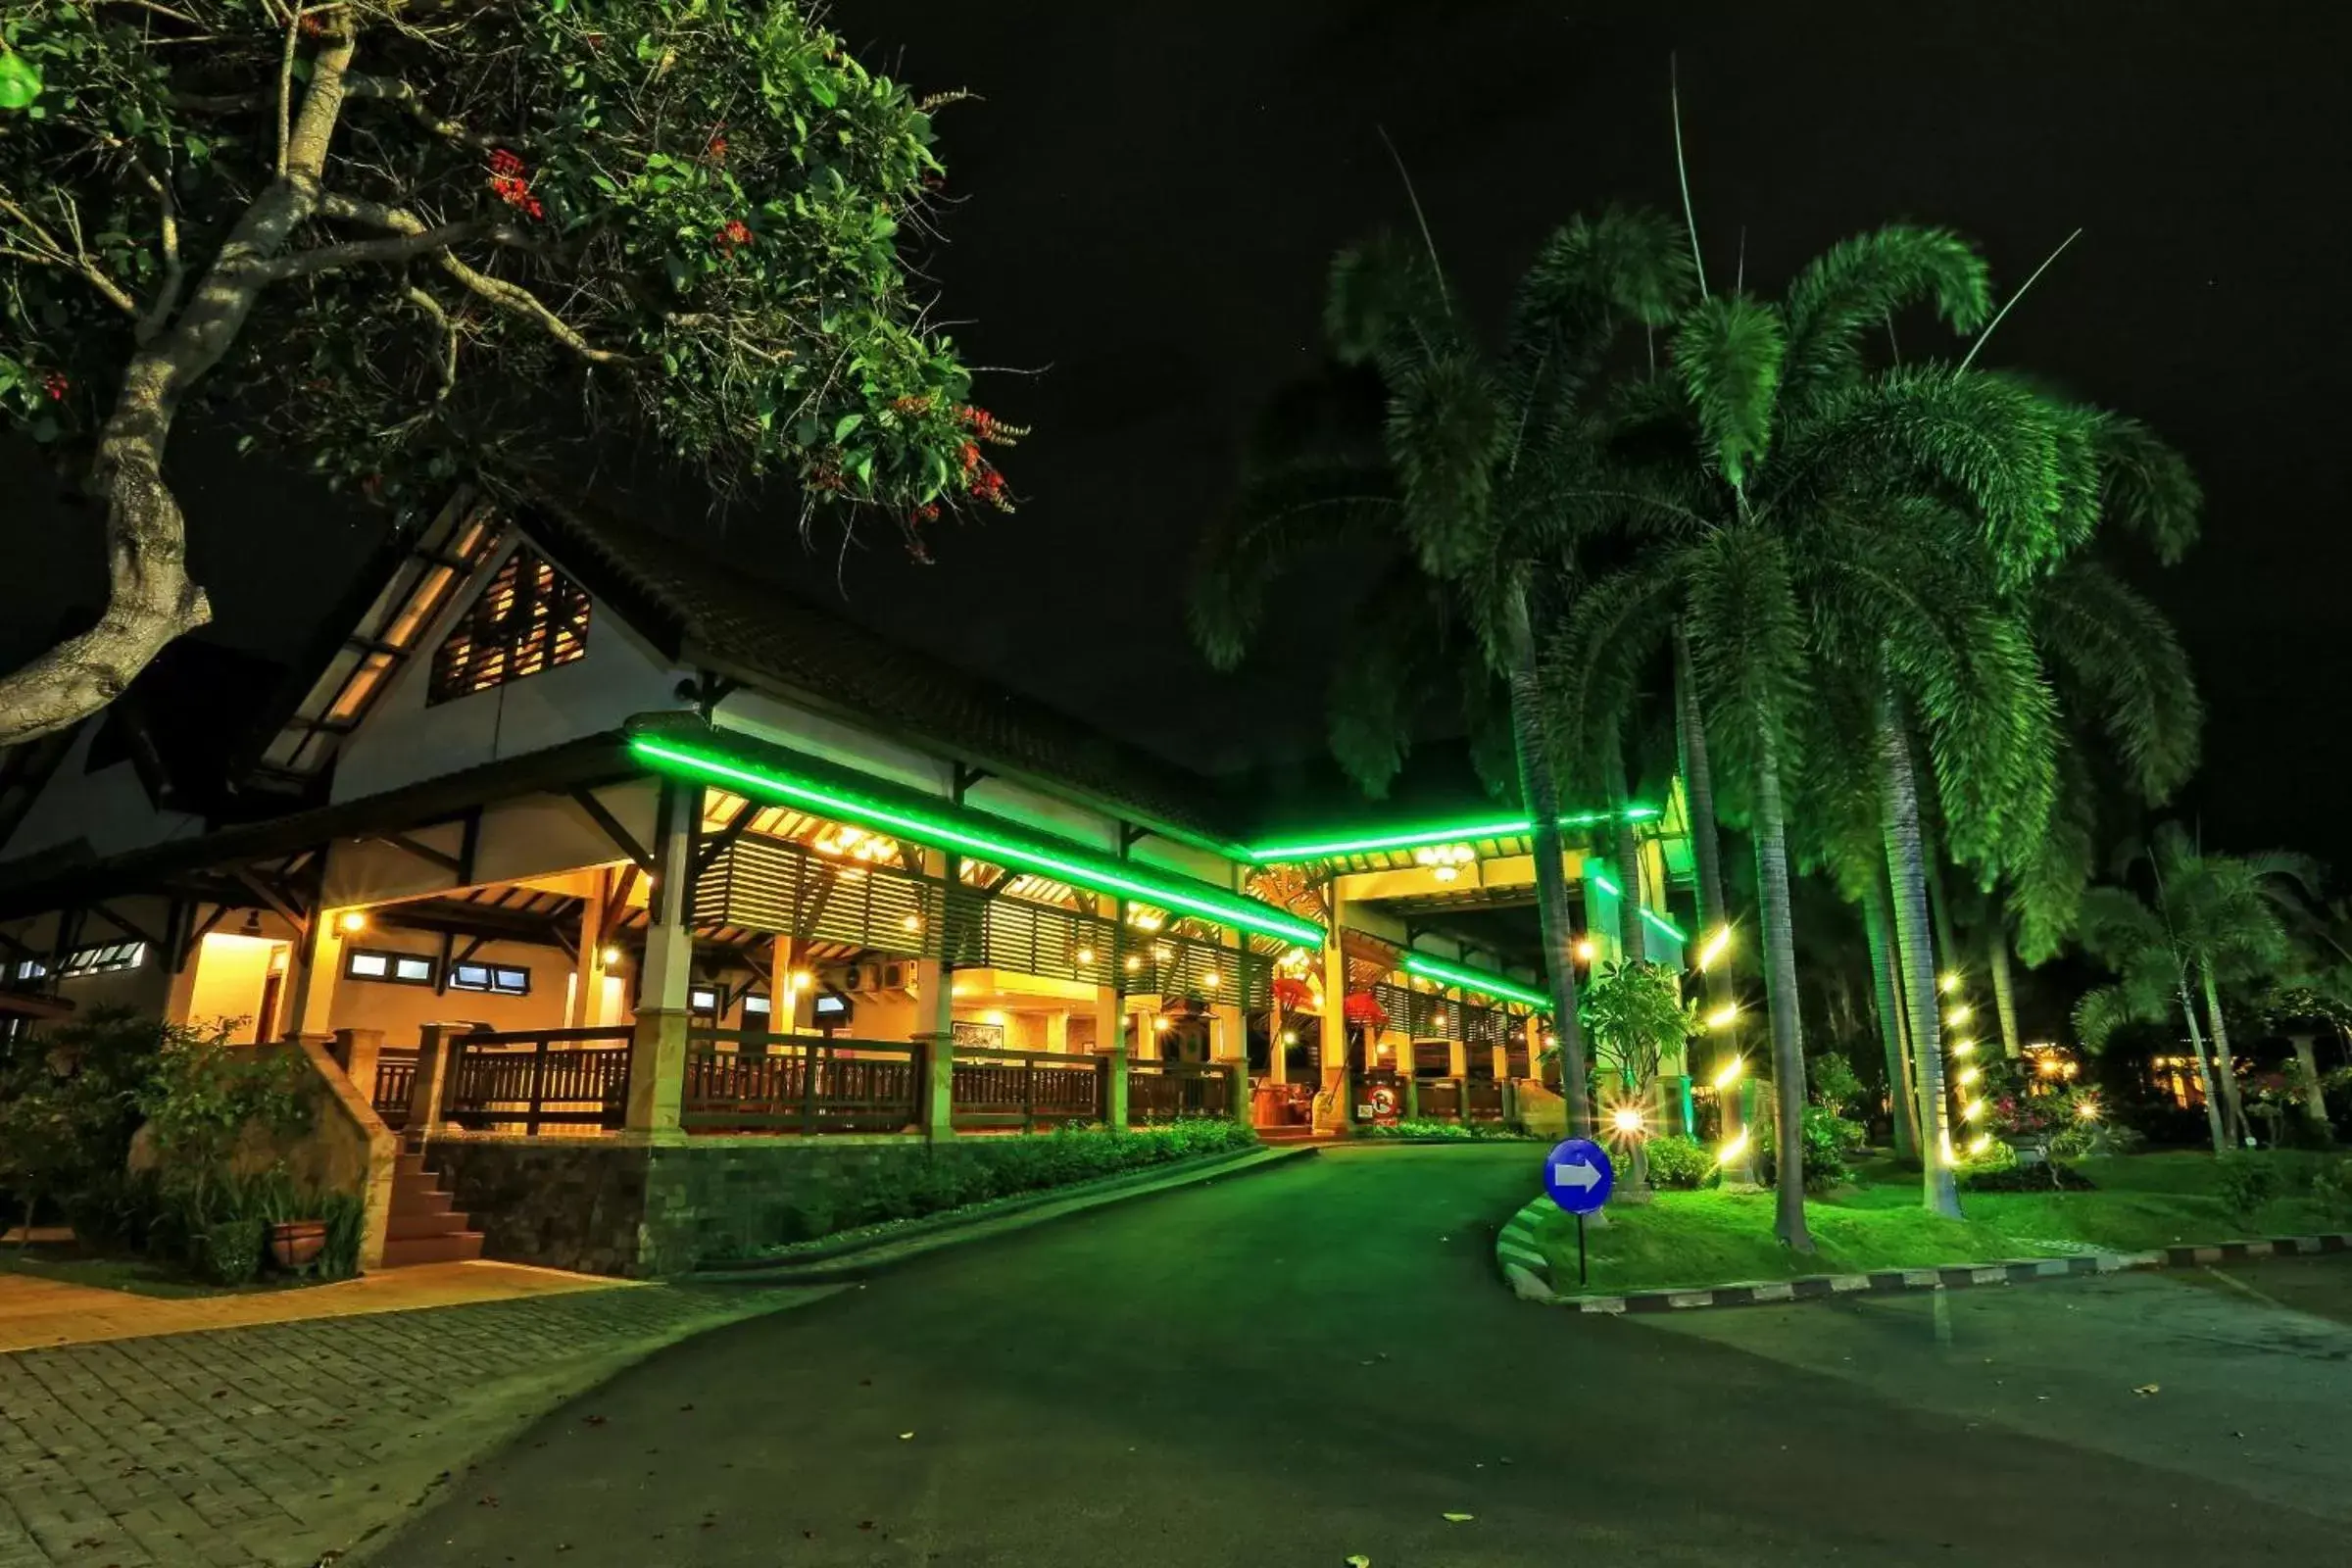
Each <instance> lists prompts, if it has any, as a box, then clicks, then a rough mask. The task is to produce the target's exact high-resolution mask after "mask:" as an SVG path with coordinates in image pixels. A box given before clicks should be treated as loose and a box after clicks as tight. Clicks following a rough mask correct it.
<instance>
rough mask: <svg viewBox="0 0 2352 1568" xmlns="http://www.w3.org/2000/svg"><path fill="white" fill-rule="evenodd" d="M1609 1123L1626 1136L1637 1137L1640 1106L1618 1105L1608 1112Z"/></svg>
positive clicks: (1639, 1132) (1640, 1131) (1640, 1115)
mask: <svg viewBox="0 0 2352 1568" xmlns="http://www.w3.org/2000/svg"><path fill="white" fill-rule="evenodd" d="M1609 1125H1610V1126H1612V1127H1614V1128H1616V1129H1617V1130H1618V1131H1619V1132H1620V1133H1623V1134H1624V1135H1625V1136H1626V1137H1628V1138H1636V1137H1639V1136H1640V1135H1641V1133H1642V1111H1641V1107H1640V1106H1637V1105H1619V1106H1618V1107H1617V1108H1616V1109H1615V1110H1612V1111H1610V1112H1609Z"/></svg>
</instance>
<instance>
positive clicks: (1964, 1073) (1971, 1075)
mask: <svg viewBox="0 0 2352 1568" xmlns="http://www.w3.org/2000/svg"><path fill="white" fill-rule="evenodd" d="M1984 1076H1985V1069H1984V1068H1982V1067H1963V1068H1961V1069H1960V1087H1961V1088H1963V1089H1965V1088H1967V1087H1968V1086H1969V1085H1970V1084H1973V1083H1975V1082H1976V1081H1977V1080H1978V1079H1980V1078H1982V1077H1984Z"/></svg>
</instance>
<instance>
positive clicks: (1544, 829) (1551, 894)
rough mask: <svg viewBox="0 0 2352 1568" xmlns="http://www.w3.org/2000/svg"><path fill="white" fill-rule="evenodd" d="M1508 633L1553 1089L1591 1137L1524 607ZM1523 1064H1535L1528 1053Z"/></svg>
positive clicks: (1569, 935)
mask: <svg viewBox="0 0 2352 1568" xmlns="http://www.w3.org/2000/svg"><path fill="white" fill-rule="evenodd" d="M1514 618H1515V619H1516V621H1517V625H1516V626H1515V627H1514V630H1513V636H1512V639H1511V641H1512V645H1513V646H1512V649H1511V653H1512V668H1511V678H1510V692H1511V749H1512V751H1513V752H1514V753H1515V754H1516V756H1517V760H1518V763H1519V794H1520V798H1521V800H1522V801H1523V802H1524V803H1525V805H1526V809H1527V813H1528V815H1530V816H1531V817H1533V818H1534V819H1535V832H1534V838H1535V858H1536V912H1537V915H1538V917H1539V919H1540V921H1541V923H1542V926H1543V932H1544V969H1545V970H1546V972H1547V974H1548V976H1549V979H1550V982H1551V1005H1552V1019H1551V1027H1552V1033H1553V1034H1554V1035H1555V1036H1556V1037H1557V1038H1558V1040H1559V1044H1560V1094H1561V1098H1563V1099H1564V1100H1566V1101H1567V1103H1568V1104H1567V1110H1568V1132H1569V1136H1571V1137H1574V1138H1590V1137H1592V1136H1593V1094H1592V1081H1591V1075H1590V1073H1589V1072H1588V1070H1587V1067H1586V1059H1585V1031H1584V1026H1583V1025H1582V1024H1581V1023H1579V1022H1578V1021H1577V1016H1576V932H1575V928H1574V927H1573V926H1571V925H1570V924H1569V920H1568V874H1567V872H1566V870H1565V869H1563V868H1562V866H1561V864H1560V855H1561V847H1560V789H1559V783H1558V780H1557V779H1556V778H1555V777H1554V776H1553V773H1552V770H1551V749H1550V747H1549V746H1548V745H1547V744H1546V743H1545V737H1544V729H1543V724H1544V720H1543V716H1542V715H1543V711H1544V709H1543V702H1542V693H1541V690H1540V687H1539V681H1538V676H1537V673H1536V646H1535V638H1534V636H1533V635H1532V633H1531V632H1530V630H1529V628H1528V626H1527V615H1526V610H1525V607H1524V606H1521V607H1519V613H1518V614H1517V615H1516V616H1515V617H1514ZM1528 1065H1529V1066H1530V1067H1531V1068H1532V1067H1533V1066H1534V1065H1535V1062H1534V1054H1533V1052H1530V1054H1529V1062H1528Z"/></svg>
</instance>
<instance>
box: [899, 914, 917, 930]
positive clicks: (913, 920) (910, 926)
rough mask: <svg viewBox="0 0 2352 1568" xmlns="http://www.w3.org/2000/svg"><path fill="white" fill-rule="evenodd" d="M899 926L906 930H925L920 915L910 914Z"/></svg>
mask: <svg viewBox="0 0 2352 1568" xmlns="http://www.w3.org/2000/svg"><path fill="white" fill-rule="evenodd" d="M899 925H900V927H901V928H902V929H904V930H907V931H920V930H921V929H922V928H923V917H922V916H921V915H919V914H910V915H908V916H907V918H906V919H904V920H901V921H900V922H899Z"/></svg>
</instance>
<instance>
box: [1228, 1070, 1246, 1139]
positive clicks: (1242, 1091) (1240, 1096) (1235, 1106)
mask: <svg viewBox="0 0 2352 1568" xmlns="http://www.w3.org/2000/svg"><path fill="white" fill-rule="evenodd" d="M1225 1097H1226V1100H1227V1102H1228V1103H1227V1105H1226V1110H1227V1111H1228V1112H1229V1113H1230V1114H1231V1115H1232V1117H1233V1119H1234V1120H1235V1121H1236V1122H1238V1123H1240V1124H1241V1125H1242V1126H1244V1127H1247V1126H1249V1125H1250V1058H1249V1057H1248V1056H1231V1057H1228V1058H1227V1059H1226V1062H1225Z"/></svg>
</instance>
